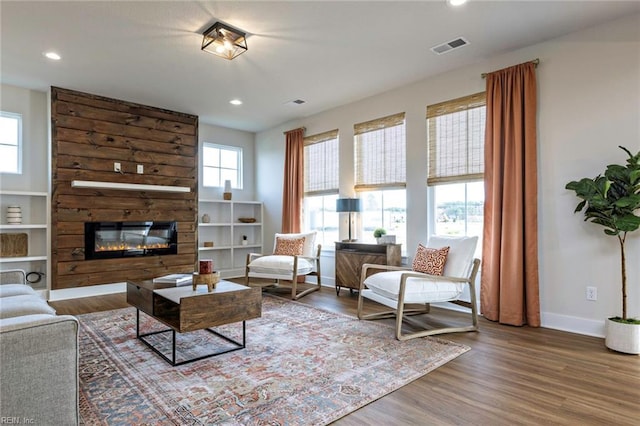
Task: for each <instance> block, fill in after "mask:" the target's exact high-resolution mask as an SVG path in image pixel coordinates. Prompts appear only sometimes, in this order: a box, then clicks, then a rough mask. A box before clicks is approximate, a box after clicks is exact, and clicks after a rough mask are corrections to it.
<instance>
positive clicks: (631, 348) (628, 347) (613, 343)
mask: <svg viewBox="0 0 640 426" xmlns="http://www.w3.org/2000/svg"><path fill="white" fill-rule="evenodd" d="M604 344H605V345H606V346H607V347H608V348H609V349H612V350H614V351H617V352H622V353H625V354H634V355H638V354H640V324H622V323H619V322H616V321H611V320H610V319H607V321H606V337H605V342H604Z"/></svg>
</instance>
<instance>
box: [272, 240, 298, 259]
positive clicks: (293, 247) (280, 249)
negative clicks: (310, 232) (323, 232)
mask: <svg viewBox="0 0 640 426" xmlns="http://www.w3.org/2000/svg"><path fill="white" fill-rule="evenodd" d="M303 249H304V237H302V238H276V250H275V253H273V254H277V255H280V256H299V255H301V254H302V251H303Z"/></svg>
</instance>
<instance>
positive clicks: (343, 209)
mask: <svg viewBox="0 0 640 426" xmlns="http://www.w3.org/2000/svg"><path fill="white" fill-rule="evenodd" d="M359 211H360V198H338V199H337V200H336V212H338V213H349V239H348V240H344V241H347V242H353V241H356V240H355V239H352V238H351V213H352V212H359Z"/></svg>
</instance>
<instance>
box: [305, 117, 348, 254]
mask: <svg viewBox="0 0 640 426" xmlns="http://www.w3.org/2000/svg"><path fill="white" fill-rule="evenodd" d="M338 177H339V154H338V130H331V131H328V132H324V133H320V134H317V135H313V136H307V137H305V138H304V201H303V203H304V207H303V212H304V219H303V221H302V227H303V231H304V232H310V231H316V232H317V234H316V243H320V244H322V248H323V250H327V249H332V248H333V247H334V245H333V243H334V242H335V241H338V239H339V233H338V226H339V223H338V220H339V218H338V213H337V212H336V200H337V199H338V183H339V181H338Z"/></svg>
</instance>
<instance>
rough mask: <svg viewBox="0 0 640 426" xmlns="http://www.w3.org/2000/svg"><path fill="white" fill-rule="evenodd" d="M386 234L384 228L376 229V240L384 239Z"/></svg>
mask: <svg viewBox="0 0 640 426" xmlns="http://www.w3.org/2000/svg"><path fill="white" fill-rule="evenodd" d="M386 234H387V231H386V229H384V228H376V229H374V230H373V236H374V237H375V238H380V237H382V236H383V235H386Z"/></svg>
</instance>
